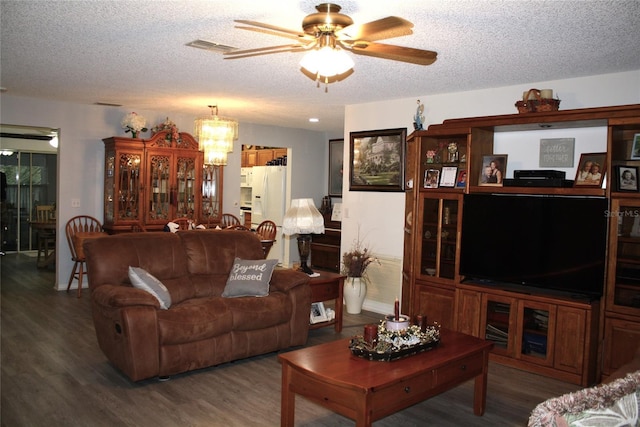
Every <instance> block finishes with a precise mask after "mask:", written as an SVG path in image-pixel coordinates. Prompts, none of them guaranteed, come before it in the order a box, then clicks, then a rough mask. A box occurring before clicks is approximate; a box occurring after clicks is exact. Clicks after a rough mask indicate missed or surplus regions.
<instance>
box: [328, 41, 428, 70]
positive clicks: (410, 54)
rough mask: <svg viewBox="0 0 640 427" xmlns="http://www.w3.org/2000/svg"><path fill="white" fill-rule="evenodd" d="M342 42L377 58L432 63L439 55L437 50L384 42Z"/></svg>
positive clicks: (412, 62)
mask: <svg viewBox="0 0 640 427" xmlns="http://www.w3.org/2000/svg"><path fill="white" fill-rule="evenodd" d="M340 44H341V45H342V46H343V47H345V48H347V49H348V50H350V51H351V52H353V53H355V54H357V55H366V56H375V57H377V58H385V59H391V60H394V61H402V62H409V63H411V64H418V65H431V64H433V63H434V62H435V61H436V59H437V56H438V54H437V53H436V52H434V51H431V50H422V49H414V48H412V47H403V46H395V45H390V44H382V43H353V44H346V43H340Z"/></svg>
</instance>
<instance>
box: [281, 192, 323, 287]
mask: <svg viewBox="0 0 640 427" xmlns="http://www.w3.org/2000/svg"><path fill="white" fill-rule="evenodd" d="M282 232H283V233H284V234H285V235H287V236H290V235H292V234H297V235H298V252H299V253H300V268H299V270H300V271H303V272H305V273H307V274H313V270H311V268H309V266H308V265H307V259H308V258H309V253H310V252H311V234H312V233H313V234H320V233H324V218H323V217H322V215H321V214H320V212H319V211H318V209H316V206H315V204H314V203H313V199H293V200H292V201H291V207H290V208H289V209H287V212H286V213H285V214H284V221H283V224H282Z"/></svg>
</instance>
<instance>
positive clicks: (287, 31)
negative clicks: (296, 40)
mask: <svg viewBox="0 0 640 427" xmlns="http://www.w3.org/2000/svg"><path fill="white" fill-rule="evenodd" d="M235 22H237V23H239V24H246V25H251V26H253V27H258V28H264V29H267V30H271V31H275V32H277V33H283V34H288V35H291V36H296V37H300V38H304V37H305V34H304V33H301V32H300V31H295V30H290V29H288V28H282V27H277V26H275V25H270V24H264V23H262V22H257V21H247V20H245V19H236V20H235ZM238 28H242V29H245V30H247V29H248V28H245V27H238ZM254 31H255V30H254ZM283 34H280V35H283Z"/></svg>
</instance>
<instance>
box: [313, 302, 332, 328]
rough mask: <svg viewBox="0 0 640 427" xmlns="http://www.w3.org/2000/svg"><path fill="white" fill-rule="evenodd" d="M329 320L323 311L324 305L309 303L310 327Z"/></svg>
mask: <svg viewBox="0 0 640 427" xmlns="http://www.w3.org/2000/svg"><path fill="white" fill-rule="evenodd" d="M328 320H329V318H328V317H327V312H326V311H325V309H324V303H321V302H314V303H311V317H310V318H309V321H310V322H311V324H312V325H314V324H316V323H320V322H326V321H328Z"/></svg>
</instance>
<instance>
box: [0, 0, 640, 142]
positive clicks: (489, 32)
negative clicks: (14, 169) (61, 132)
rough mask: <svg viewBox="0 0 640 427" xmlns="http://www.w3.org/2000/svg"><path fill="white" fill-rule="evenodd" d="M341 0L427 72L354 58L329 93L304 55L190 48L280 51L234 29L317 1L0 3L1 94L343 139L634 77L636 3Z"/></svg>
mask: <svg viewBox="0 0 640 427" xmlns="http://www.w3.org/2000/svg"><path fill="white" fill-rule="evenodd" d="M336 1H337V3H338V4H339V5H340V6H342V11H341V12H342V13H344V14H346V15H349V16H351V18H352V19H353V20H354V22H355V23H365V22H369V21H373V20H376V19H380V18H383V17H386V16H390V15H394V16H400V17H402V18H405V19H407V20H409V21H411V22H413V23H414V24H415V27H414V29H413V30H414V33H413V34H412V35H409V36H403V37H398V38H394V39H387V40H384V41H383V42H384V43H389V44H397V45H401V46H407V47H415V48H420V49H425V50H434V51H436V52H438V60H437V61H436V62H435V63H434V64H433V65H430V66H427V67H424V66H420V65H411V64H406V63H402V62H396V61H390V60H383V59H379V58H371V57H366V56H361V55H358V56H354V61H355V63H356V65H355V73H354V74H353V75H352V76H350V77H349V78H347V79H346V80H344V81H342V82H338V83H334V84H331V85H330V86H329V92H328V93H325V92H324V90H323V89H322V88H321V89H318V88H316V85H315V83H314V82H313V81H312V80H310V79H309V78H307V77H306V76H304V75H303V74H302V73H301V72H300V71H299V67H298V62H299V60H300V58H301V55H302V54H300V53H296V54H294V53H278V54H273V55H266V56H259V57H253V58H245V59H235V60H224V59H223V56H222V55H221V54H218V53H212V52H208V51H204V50H200V49H194V48H191V47H187V46H185V44H186V43H189V42H191V41H193V40H196V39H204V40H208V41H212V42H216V43H220V44H224V45H229V46H233V47H236V48H239V49H249V48H256V47H266V46H272V45H280V44H287V43H289V42H290V41H289V40H288V39H286V38H281V37H275V36H272V35H267V34H261V33H255V32H250V31H243V30H240V29H236V28H234V25H235V23H234V22H233V20H234V19H247V20H254V21H259V22H264V23H269V24H273V25H277V26H280V27H285V28H290V29H293V30H300V24H301V22H302V19H303V18H304V17H305V16H306V15H307V14H309V13H313V12H315V5H317V4H318V3H320V2H319V1H317V0H314V1H309V0H277V1H275V0H274V1H272V0H261V1H257V0H256V1H231V0H225V1H219V0H208V1H24V0H21V1H2V2H1V9H0V14H1V19H2V20H1V28H0V29H1V41H0V44H1V46H0V47H1V64H0V66H1V68H0V71H1V75H0V85H1V86H2V87H3V88H6V90H7V93H9V94H13V95H19V96H29V97H39V98H51V99H57V100H65V101H72V102H80V103H86V104H93V103H96V102H104V103H113V104H122V105H124V106H126V107H128V108H130V109H132V110H134V109H148V110H157V111H161V112H162V113H163V114H167V115H169V116H170V115H171V113H172V112H176V113H178V112H179V113H181V114H192V115H193V116H194V117H196V116H200V115H204V114H208V113H209V109H208V108H207V107H206V106H207V105H209V104H218V105H219V108H220V115H222V116H229V117H234V118H237V119H239V120H240V121H245V122H253V123H262V124H270V125H279V126H286V127H295V128H305V129H316V130H327V131H341V130H342V127H343V124H344V105H346V104H357V103H364V102H373V101H381V100H385V99H395V98H407V97H412V96H425V95H430V94H436V93H446V92H457V91H465V90H472V89H481V88H490V87H498V86H506V85H514V84H519V83H527V82H535V81H544V80H555V79H564V78H571V77H579V76H586V75H596V74H605V73H612V72H620V71H628V70H636V69H640V55H639V54H638V52H639V46H640V1H638V0H628V1H627V0H617V1H595V0H584V1H561V0H554V1H525V0H521V1H515V0H513V1H497V0H491V1H483V0H472V1H456V0H447V1H444V0H442V1H428V0H403V1H389V0H367V1H340V0H336ZM309 117H318V118H319V119H320V122H319V123H316V124H312V123H309V122H308V118H309Z"/></svg>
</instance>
